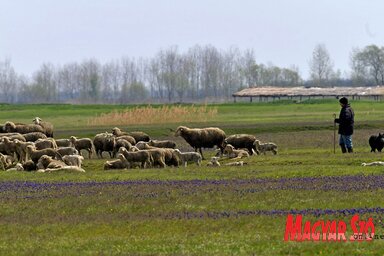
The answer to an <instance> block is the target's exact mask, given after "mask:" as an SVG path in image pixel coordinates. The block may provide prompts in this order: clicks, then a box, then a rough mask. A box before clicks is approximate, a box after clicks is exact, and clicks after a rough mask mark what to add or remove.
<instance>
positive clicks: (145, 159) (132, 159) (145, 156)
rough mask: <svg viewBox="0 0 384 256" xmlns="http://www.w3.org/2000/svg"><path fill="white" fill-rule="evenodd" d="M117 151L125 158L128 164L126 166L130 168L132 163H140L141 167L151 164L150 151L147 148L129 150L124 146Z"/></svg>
mask: <svg viewBox="0 0 384 256" xmlns="http://www.w3.org/2000/svg"><path fill="white" fill-rule="evenodd" d="M119 153H120V154H122V155H124V157H125V158H126V159H127V161H128V163H129V166H127V167H128V168H130V167H131V165H132V164H134V163H141V167H142V168H145V167H146V166H151V163H152V162H153V158H152V156H151V153H150V152H148V151H147V150H140V151H136V152H129V151H127V150H126V149H125V148H120V149H119Z"/></svg>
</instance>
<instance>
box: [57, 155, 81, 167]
mask: <svg viewBox="0 0 384 256" xmlns="http://www.w3.org/2000/svg"><path fill="white" fill-rule="evenodd" d="M62 159H63V162H64V163H66V164H67V165H69V166H77V167H81V164H82V162H83V160H84V157H83V156H80V155H65V156H63V157H62Z"/></svg>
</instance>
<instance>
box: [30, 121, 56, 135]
mask: <svg viewBox="0 0 384 256" xmlns="http://www.w3.org/2000/svg"><path fill="white" fill-rule="evenodd" d="M32 121H33V123H34V124H36V125H40V126H41V127H42V128H43V129H44V134H45V135H47V136H48V137H51V138H53V125H52V124H51V123H49V122H44V121H43V120H42V119H41V118H40V117H35V118H34V119H33V120H32Z"/></svg>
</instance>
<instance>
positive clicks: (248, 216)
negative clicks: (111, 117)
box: [0, 100, 384, 255]
mask: <svg viewBox="0 0 384 256" xmlns="http://www.w3.org/2000/svg"><path fill="white" fill-rule="evenodd" d="M134 107H136V106H119V105H113V106H112V105H96V106H94V105H84V106H72V105H17V106H14V105H1V106H0V123H4V122H6V121H7V120H12V121H15V122H31V120H32V118H33V117H35V116H39V117H41V118H43V119H44V120H47V121H51V122H52V123H53V124H54V126H55V137H57V138H64V137H68V136H70V135H76V136H94V135H95V134H96V133H98V132H100V131H110V130H111V129H112V128H113V126H110V125H108V124H105V125H104V126H97V127H95V126H92V125H89V123H88V120H90V119H92V118H94V117H96V116H99V115H101V114H103V113H104V114H105V113H110V112H112V111H114V110H125V109H127V108H128V109H129V108H134ZM154 107H161V106H156V105H155V106H154ZM208 107H211V108H217V114H216V115H215V116H213V117H212V119H211V120H209V121H206V122H190V123H167V124H161V123H154V124H146V125H135V124H130V125H126V126H123V127H121V128H123V130H128V131H129V130H142V131H145V132H147V133H148V134H149V135H151V136H152V137H154V138H158V139H164V138H168V139H173V140H175V141H176V142H177V143H178V145H179V147H180V148H182V149H189V150H190V149H191V148H189V147H188V145H187V144H186V143H185V142H184V141H183V140H182V139H180V138H174V137H173V136H172V133H171V132H170V130H169V128H171V129H175V128H176V127H177V126H178V125H187V126H194V127H207V126H218V127H221V128H222V129H223V130H224V131H225V132H226V133H227V135H229V134H234V133H250V134H254V135H256V136H257V137H258V138H259V139H260V140H262V141H273V142H275V143H277V144H278V146H279V154H278V155H271V154H267V155H265V156H264V155H261V156H252V157H250V158H248V159H246V160H245V161H246V162H247V163H248V164H247V165H245V166H243V167H228V166H226V167H225V166H222V167H220V168H213V167H207V166H205V165H206V163H207V161H204V162H203V166H201V167H198V166H195V165H190V166H188V167H187V168H183V167H180V168H171V167H168V168H165V169H145V170H140V169H133V170H111V171H104V170H103V163H104V161H105V160H106V159H92V160H86V161H85V162H84V164H83V167H84V169H85V170H86V171H87V172H86V173H84V174H79V173H45V174H44V173H28V172H18V173H16V172H13V173H11V172H3V173H2V174H1V176H0V203H1V208H0V228H1V231H2V232H1V239H0V255H130V254H133V255H136V254H144V255H147V254H150V255H159V254H160V255H165V254H167V255H168V254H172V255H174V254H176V255H179V254H187V255H190V254H192V255H233V254H235V255H237V254H238V255H318V254H322V255H363V254H364V255H382V254H384V249H383V248H384V246H383V245H384V241H383V240H382V239H375V240H374V241H371V242H367V241H363V242H350V241H348V242H313V241H306V242H285V241H284V232H285V222H286V218H287V215H288V214H289V213H291V214H296V215H297V214H302V215H303V219H304V220H305V221H306V220H311V221H316V220H344V221H345V223H347V225H348V227H347V238H348V237H349V235H351V234H352V230H351V227H350V220H351V218H352V216H353V215H354V214H359V218H360V219H362V220H368V218H369V217H372V218H373V222H374V225H375V233H376V234H378V235H384V226H383V221H384V208H382V207H384V197H383V195H384V175H383V167H380V166H377V167H362V166H361V163H362V162H371V161H379V160H383V156H382V154H380V153H370V152H369V151H370V148H369V145H368V138H369V136H370V135H371V134H377V133H379V132H382V131H383V127H384V120H383V117H384V104H383V103H381V102H371V101H370V102H368V101H355V102H352V107H353V108H354V109H355V119H356V131H355V134H354V137H353V138H354V148H355V153H354V154H345V155H342V154H341V153H340V152H339V148H336V154H334V153H333V117H332V114H333V113H338V112H339V105H338V103H337V102H336V101H331V100H325V101H307V102H303V103H294V102H288V101H280V102H271V103H253V104H248V103H238V104H229V103H228V104H215V105H208ZM204 153H205V155H206V158H207V159H209V157H210V156H212V155H213V154H214V152H213V151H212V150H205V151H204ZM225 162H229V160H223V163H225Z"/></svg>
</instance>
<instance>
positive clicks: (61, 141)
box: [56, 139, 72, 148]
mask: <svg viewBox="0 0 384 256" xmlns="http://www.w3.org/2000/svg"><path fill="white" fill-rule="evenodd" d="M56 145H57V147H59V148H61V147H71V146H72V142H71V141H70V140H69V139H58V140H56Z"/></svg>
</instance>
